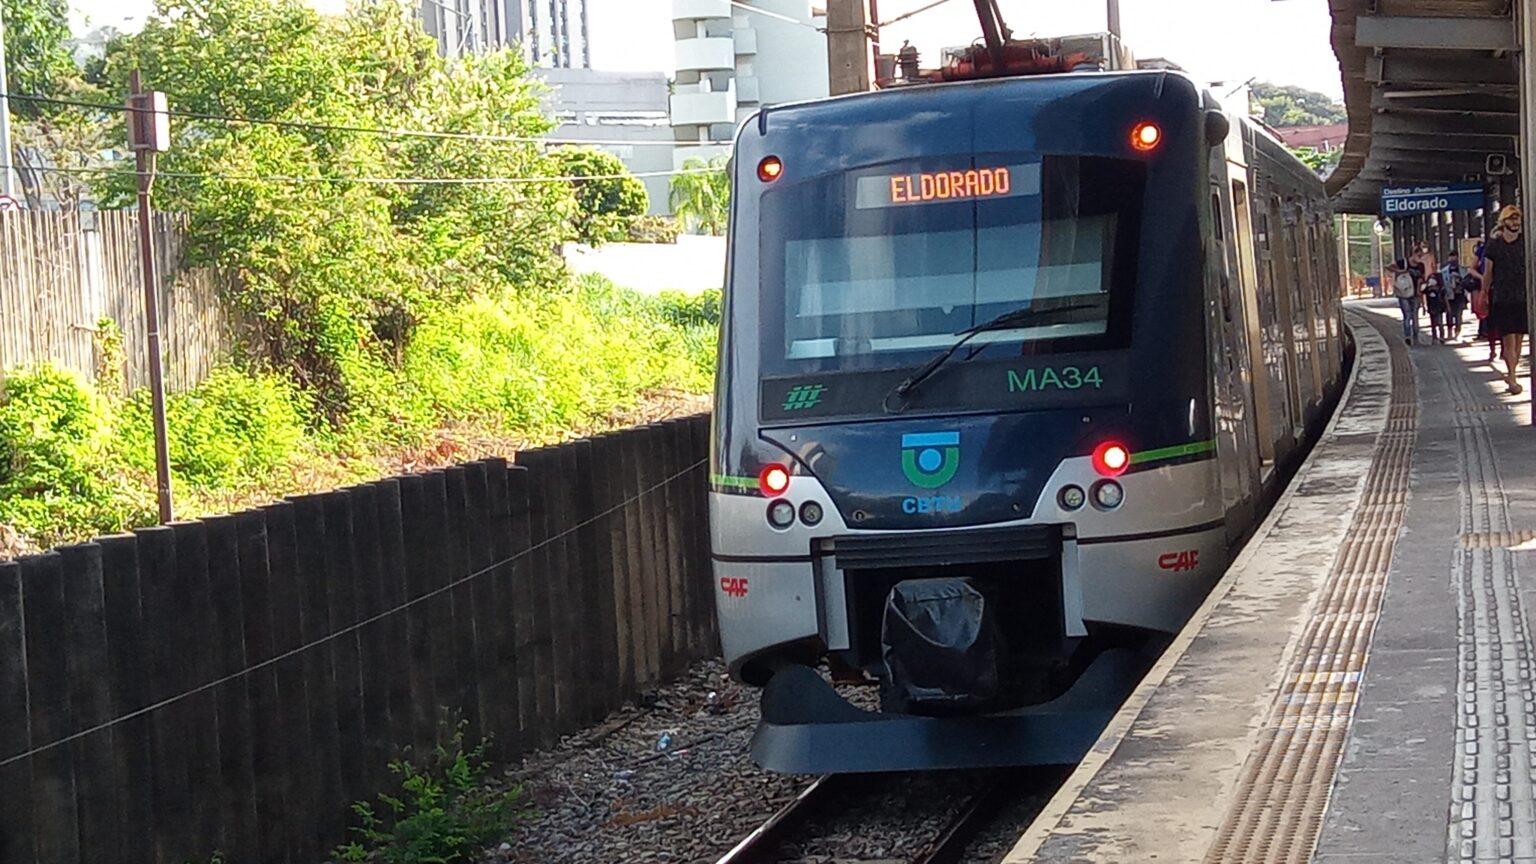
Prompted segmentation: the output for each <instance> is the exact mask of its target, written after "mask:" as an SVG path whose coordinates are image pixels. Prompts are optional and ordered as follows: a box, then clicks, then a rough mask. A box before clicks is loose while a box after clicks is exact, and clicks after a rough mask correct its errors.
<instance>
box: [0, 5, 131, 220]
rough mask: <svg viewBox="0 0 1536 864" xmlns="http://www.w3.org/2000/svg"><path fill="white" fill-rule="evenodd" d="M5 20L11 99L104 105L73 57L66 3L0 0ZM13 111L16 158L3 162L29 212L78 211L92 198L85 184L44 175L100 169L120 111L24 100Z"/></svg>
mask: <svg viewBox="0 0 1536 864" xmlns="http://www.w3.org/2000/svg"><path fill="white" fill-rule="evenodd" d="M0 17H3V18H4V19H5V70H6V76H7V79H8V80H7V82H6V85H7V87H8V89H9V90H10V92H11V93H14V94H19V95H23V96H42V97H45V98H51V99H70V100H76V101H84V102H101V101H103V98H102V94H101V93H100V92H99V91H97V90H96V89H95V88H94V87H92V86H91V85H90V84H88V83H87V82H86V80H85V77H84V76H83V75H82V73H81V71H80V69H79V68H77V67H76V66H75V61H74V58H73V57H72V56H71V55H70V50H69V47H68V45H67V44H66V42H67V40H68V39H69V38H70V32H69V6H68V4H67V3H65V2H64V0H0ZM105 101H109V102H110V101H115V100H110V99H109V100H105ZM10 107H11V115H12V120H13V123H14V125H13V127H12V132H13V133H14V134H13V144H14V151H15V152H14V153H12V154H8V155H9V156H10V158H7V159H5V160H3V161H4V162H7V163H10V164H13V165H14V166H15V167H16V171H17V174H18V176H19V179H20V180H21V190H20V191H21V194H22V195H23V196H24V197H25V198H26V199H27V204H28V206H29V207H32V208H34V209H35V208H39V207H42V206H44V203H45V202H46V203H49V204H57V205H58V206H60V207H63V208H66V209H68V208H73V207H75V206H77V205H78V204H79V203H80V202H81V201H82V200H83V199H84V198H86V197H88V196H89V189H88V186H87V182H86V181H87V179H88V178H86V177H82V176H78V175H72V174H63V173H60V172H56V171H47V170H43V169H45V168H99V167H100V166H101V164H102V161H101V157H100V151H101V150H102V149H104V148H105V147H106V141H107V133H106V130H107V129H110V128H112V127H113V125H114V124H118V125H120V121H118V120H117V119H116V116H115V115H116V114H117V112H115V111H113V112H99V111H89V110H83V109H81V108H78V107H73V106H67V105H58V104H51V103H47V102H36V101H31V100H27V99H13V100H12V101H11V103H10Z"/></svg>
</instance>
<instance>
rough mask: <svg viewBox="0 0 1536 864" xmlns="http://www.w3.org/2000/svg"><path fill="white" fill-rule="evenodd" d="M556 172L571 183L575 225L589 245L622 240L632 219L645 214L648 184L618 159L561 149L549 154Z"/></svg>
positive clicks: (585, 149)
mask: <svg viewBox="0 0 1536 864" xmlns="http://www.w3.org/2000/svg"><path fill="white" fill-rule="evenodd" d="M550 157H551V159H553V161H554V164H555V166H556V170H557V171H558V172H559V173H560V175H562V176H567V177H591V178H593V179H590V180H573V181H571V189H572V192H573V193H574V194H575V196H576V212H575V215H574V216H573V217H572V220H571V221H572V223H573V224H574V226H575V229H576V239H577V240H578V241H580V242H582V243H586V244H587V245H589V246H597V245H600V244H602V243H611V242H614V241H617V240H623V239H624V238H625V237H626V236H627V235H628V233H629V224H630V222H631V221H632V220H634V219H636V218H638V217H640V216H643V215H645V210H646V208H647V207H649V206H650V199H649V198H648V197H647V195H646V192H645V184H644V183H641V182H640V181H639V180H638V179H636V178H635V177H634V176H632V175H631V174H630V173H629V169H627V168H625V167H624V163H623V162H621V161H619V157H617V156H614V155H613V154H611V153H605V152H603V151H602V150H597V149H594V148H591V147H562V148H560V149H558V150H556V151H554V152H553V153H551V154H550Z"/></svg>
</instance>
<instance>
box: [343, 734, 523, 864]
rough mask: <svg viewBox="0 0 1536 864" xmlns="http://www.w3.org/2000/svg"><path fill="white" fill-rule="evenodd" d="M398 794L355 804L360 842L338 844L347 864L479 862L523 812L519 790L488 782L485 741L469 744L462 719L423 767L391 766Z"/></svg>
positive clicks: (354, 829)
mask: <svg viewBox="0 0 1536 864" xmlns="http://www.w3.org/2000/svg"><path fill="white" fill-rule="evenodd" d="M389 767H390V770H391V771H393V772H394V773H395V776H396V777H398V778H399V780H400V788H399V791H397V792H393V793H383V794H380V795H379V802H380V804H381V805H382V808H375V807H374V805H372V804H370V803H368V802H367V801H359V802H357V803H356V804H353V805H352V812H353V813H354V814H356V816H357V818H358V821H359V822H360V823H361V825H359V826H355V827H353V829H352V830H353V832H355V833H356V834H357V836H358V838H359V839H358V840H357V841H355V842H352V843H349V844H347V845H345V846H342V847H340V848H338V849H337V850H336V851H335V853H334V854H335V856H336V858H337V859H338V860H340V861H344V862H353V864H363V862H380V864H447V862H452V861H470V860H474V859H475V858H476V857H478V855H479V854H480V851H481V850H482V849H483V848H484V847H485V846H487V845H488V844H490V843H492V842H493V841H495V840H496V839H497V838H499V837H503V836H505V835H506V834H507V833H508V832H509V831H510V830H511V829H512V828H513V827H514V825H515V824H516V823H517V821H519V820H520V819H521V818H522V817H523V815H524V808H523V806H522V803H521V798H522V795H521V792H520V790H518V789H515V788H514V789H511V790H505V791H502V790H494V789H491V788H489V787H488V786H487V785H486V774H487V770H488V768H489V767H490V766H489V763H488V762H487V761H486V759H485V744H484V743H481V744H480V745H478V746H477V747H475V748H474V749H472V750H469V751H465V749H464V731H463V726H462V724H461V725H460V727H459V729H458V731H456V732H455V733H454V735H453V737H452V739H451V741H450V743H449V744H448V746H446V747H445V746H441V745H439V746H438V747H437V749H436V750H435V751H434V752H433V753H432V755H431V756H430V758H429V759H428V760H427V764H426V766H425V767H418V766H416V765H414V764H412V763H411V762H410V761H406V760H400V761H396V762H391V763H390V766H389Z"/></svg>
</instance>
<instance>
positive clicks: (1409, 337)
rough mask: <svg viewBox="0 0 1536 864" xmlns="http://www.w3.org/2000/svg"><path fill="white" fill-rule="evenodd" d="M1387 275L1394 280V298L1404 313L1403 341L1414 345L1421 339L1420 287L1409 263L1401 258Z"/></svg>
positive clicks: (1388, 268) (1399, 309)
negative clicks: (1409, 267) (1410, 269)
mask: <svg viewBox="0 0 1536 864" xmlns="http://www.w3.org/2000/svg"><path fill="white" fill-rule="evenodd" d="M1387 274H1388V275H1389V276H1390V277H1391V279H1392V296H1394V297H1396V298H1397V310H1398V311H1399V312H1401V313H1403V341H1404V342H1406V343H1408V344H1409V345H1412V344H1413V343H1414V341H1415V340H1417V339H1418V338H1419V286H1418V285H1417V284H1415V282H1414V278H1413V273H1412V272H1411V271H1409V269H1408V262H1406V261H1404V260H1403V259H1401V258H1399V259H1397V261H1395V262H1393V263H1392V264H1390V265H1388V267H1387Z"/></svg>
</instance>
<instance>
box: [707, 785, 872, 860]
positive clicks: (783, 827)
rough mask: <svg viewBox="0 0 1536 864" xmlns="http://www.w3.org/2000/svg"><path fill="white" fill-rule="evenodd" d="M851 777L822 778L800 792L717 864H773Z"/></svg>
mask: <svg viewBox="0 0 1536 864" xmlns="http://www.w3.org/2000/svg"><path fill="white" fill-rule="evenodd" d="M850 776H852V775H848V774H823V775H822V776H820V777H818V778H816V782H814V783H812V784H811V785H809V786H807V787H805V788H804V789H802V790H801V791H800V794H799V795H796V796H795V799H794V800H793V801H791V802H789V803H788V804H786V805H784V806H783V807H782V808H780V809H779V812H777V813H775V814H773V815H772V816H770V817H769V818H768V821H767V822H764V823H763V824H762V825H759V826H758V827H757V828H755V829H753V831H752V833H751V834H748V835H747V836H746V837H744V838H742V841H741V842H740V843H737V844H736V846H735V848H733V849H731V851H729V852H727V853H725V857H723V858H721V859H720V860H719V861H717V862H715V864H772V862H774V861H775V860H776V859H775V857H774V856H775V855H776V854H777V853H778V851H779V846H780V845H781V844H782V843H783V842H784V840H786V839H787V838H788V835H789V832H790V831H792V830H793V829H794V828H796V827H798V826H799V825H800V823H801V822H803V821H805V819H806V817H808V816H811V815H813V814H815V813H817V812H819V811H820V810H821V809H822V807H823V806H824V805H825V804H826V803H827V802H828V801H829V800H830V799H832V798H833V797H835V796H836V795H837V794H840V793H841V792H842V790H843V787H844V786H845V785H846V784H847V782H848V778H849V777H850Z"/></svg>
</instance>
